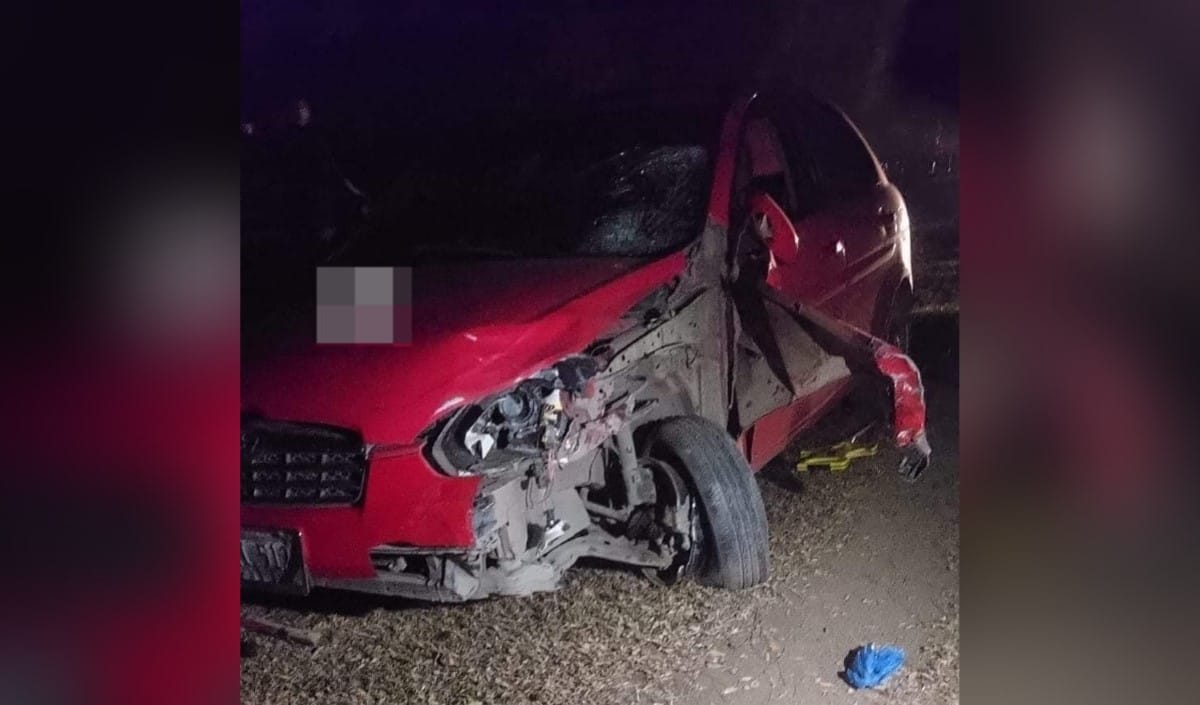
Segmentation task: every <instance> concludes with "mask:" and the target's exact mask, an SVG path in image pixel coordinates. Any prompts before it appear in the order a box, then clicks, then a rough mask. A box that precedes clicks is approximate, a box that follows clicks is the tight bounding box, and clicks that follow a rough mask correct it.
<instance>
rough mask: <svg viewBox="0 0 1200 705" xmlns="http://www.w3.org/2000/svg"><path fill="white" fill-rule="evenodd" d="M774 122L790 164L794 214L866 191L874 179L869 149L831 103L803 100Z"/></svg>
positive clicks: (876, 174) (815, 208)
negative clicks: (795, 202)
mask: <svg viewBox="0 0 1200 705" xmlns="http://www.w3.org/2000/svg"><path fill="white" fill-rule="evenodd" d="M778 122H779V123H780V135H781V137H782V139H783V147H784V151H785V152H786V153H787V158H788V162H789V163H790V164H791V167H792V178H793V181H794V182H795V190H796V198H797V210H798V211H799V212H798V213H797V214H796V215H797V216H798V217H804V216H807V215H809V214H811V213H812V212H814V211H817V210H820V209H821V208H824V207H826V206H829V205H831V204H833V203H836V202H838V201H843V200H847V199H851V198H856V197H859V196H864V195H866V194H869V193H870V192H871V190H872V189H873V188H874V187H875V186H876V185H877V184H878V183H879V172H878V170H877V169H876V167H875V160H874V159H873V158H872V157H871V153H870V152H869V151H868V150H867V147H866V145H865V144H863V141H862V139H860V138H859V136H858V133H857V132H856V131H855V130H854V128H853V127H851V126H850V124H849V123H848V122H847V121H846V119H845V118H844V117H843V116H842V114H841V113H840V112H838V111H837V110H835V109H834V108H832V107H830V106H829V105H826V104H823V103H818V102H815V101H805V102H803V103H799V104H796V105H794V106H790V107H789V108H788V109H786V110H784V111H782V112H781V115H780V119H779V120H778Z"/></svg>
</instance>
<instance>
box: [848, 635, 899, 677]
mask: <svg viewBox="0 0 1200 705" xmlns="http://www.w3.org/2000/svg"><path fill="white" fill-rule="evenodd" d="M902 665H904V650H903V649H900V648H898V647H895V646H887V645H884V646H876V645H874V644H867V645H866V646H860V647H859V648H857V649H855V651H854V655H853V656H852V657H851V659H850V665H849V666H848V667H847V668H846V682H848V683H849V684H850V685H852V686H854V687H855V688H874V687H875V686H877V685H879V684H880V683H882V682H884V681H885V680H887V678H888V676H890V675H892V674H893V673H895V672H896V671H898V670H899V669H900V666H902Z"/></svg>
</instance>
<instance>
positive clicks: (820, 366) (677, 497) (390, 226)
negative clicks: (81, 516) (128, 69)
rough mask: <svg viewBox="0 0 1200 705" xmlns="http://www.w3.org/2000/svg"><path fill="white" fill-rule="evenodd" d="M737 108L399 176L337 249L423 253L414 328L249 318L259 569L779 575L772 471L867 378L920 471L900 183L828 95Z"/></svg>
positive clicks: (355, 260) (547, 135)
mask: <svg viewBox="0 0 1200 705" xmlns="http://www.w3.org/2000/svg"><path fill="white" fill-rule="evenodd" d="M608 118H617V119H608ZM717 118H718V119H716V120H714V121H713V122H712V124H711V125H709V124H707V123H704V122H703V121H684V122H678V121H674V122H673V118H672V117H670V116H669V115H668V114H667V113H666V112H659V113H657V117H656V122H657V124H656V125H654V126H651V125H650V124H649V122H647V123H645V124H641V123H637V122H636V121H633V120H630V119H628V118H627V117H626V116H622V115H616V116H600V115H591V116H587V119H584V118H583V117H579V116H576V118H574V119H573V120H572V121H571V122H570V123H569V127H567V128H553V129H552V128H548V127H546V126H545V125H536V126H533V127H532V128H531V130H532V131H531V132H529V133H527V134H523V135H516V133H510V135H509V138H506V139H504V140H501V141H497V140H495V139H491V141H489V140H487V139H483V140H480V141H479V142H477V143H473V144H474V145H475V146H471V147H464V146H463V145H462V144H461V143H459V144H458V145H457V147H456V148H455V149H454V150H453V151H452V152H450V151H447V152H445V153H444V154H445V155H446V158H445V159H444V160H443V161H452V162H454V164H453V165H451V166H452V167H453V168H452V169H449V170H448V171H450V172H453V173H454V176H445V173H446V172H447V169H443V170H442V171H437V170H436V169H434V168H433V167H431V166H430V163H429V162H423V163H422V165H419V166H416V167H414V168H413V174H412V176H411V177H410V178H405V177H404V176H403V175H401V177H400V178H398V179H396V180H395V181H396V182H397V185H396V186H395V188H394V189H393V191H392V192H391V193H390V194H389V195H387V196H386V197H385V198H383V199H381V200H380V204H382V205H380V204H375V205H373V206H372V212H371V215H370V217H369V220H370V221H371V226H370V227H368V228H366V229H365V230H364V231H363V232H365V233H366V234H364V235H361V236H358V237H355V238H352V239H350V240H349V241H348V242H349V244H348V245H346V246H344V247H343V248H342V251H341V253H340V254H338V255H337V257H335V258H334V259H332V260H328V261H330V262H337V263H342V264H355V265H376V266H379V265H386V266H399V265H411V266H412V267H413V274H412V286H413V299H412V341H411V344H396V345H329V344H323V345H320V344H316V343H315V342H314V336H313V333H312V331H313V325H314V324H313V320H314V312H313V309H312V307H307V306H301V307H299V308H296V309H294V310H289V311H284V312H282V313H281V311H280V310H276V311H274V314H277V315H274V316H273V317H272V316H264V317H263V318H261V319H252V320H248V321H246V323H245V324H244V325H245V326H246V327H247V331H248V333H247V336H246V340H247V341H248V342H247V343H246V344H245V348H244V353H243V357H244V367H243V396H242V399H243V405H244V420H243V428H242V475H241V483H242V510H241V517H242V540H241V565H242V581H243V586H244V587H245V588H263V589H273V590H294V591H300V592H307V591H308V590H310V589H311V588H313V587H326V588H339V589H348V590H359V591H366V592H374V593H385V594H391V595H400V596H405V597H409V598H417V599H423V600H440V601H462V600H471V599H477V598H483V597H486V596H489V595H494V594H527V593H530V592H533V591H540V590H552V589H554V588H555V587H556V586H557V585H558V584H559V582H560V579H561V577H562V575H563V572H564V571H565V570H567V569H568V568H569V567H570V566H571V565H572V564H574V563H575V562H576V561H577V560H579V559H580V558H584V557H592V558H599V559H605V560H608V561H615V562H617V563H622V564H627V565H631V566H637V567H639V568H640V569H641V570H642V571H643V572H645V573H646V574H647V575H648V576H651V577H652V578H653V579H656V580H661V581H663V582H671V581H674V580H676V579H679V578H681V577H685V576H692V577H695V578H697V579H700V580H702V581H704V582H706V583H709V584H713V585H718V586H723V587H727V588H745V587H749V586H752V585H755V584H757V583H761V582H762V581H764V580H766V579H767V576H768V554H767V520H766V516H765V513H764V510H763V504H762V499H761V497H760V496H759V491H758V488H757V485H756V483H755V481H754V478H753V473H754V472H755V471H756V470H757V469H759V468H761V467H762V466H763V465H764V464H765V463H767V461H769V460H770V459H771V458H773V457H774V456H776V455H777V454H779V453H780V451H782V450H783V449H784V448H785V447H786V446H787V445H788V444H789V443H790V442H792V441H793V440H795V439H796V438H797V437H798V436H799V435H801V434H803V433H804V431H805V430H806V429H808V428H810V427H811V426H812V424H813V423H814V422H815V421H816V420H817V419H818V418H819V417H821V416H822V415H823V414H824V413H825V412H826V411H827V410H829V409H830V408H831V406H832V405H833V404H834V403H835V402H837V401H838V400H839V399H840V398H842V397H843V396H844V395H845V393H846V392H847V390H848V389H849V388H850V385H851V382H852V381H854V380H860V381H867V382H872V381H873V382H878V383H880V387H881V389H884V390H885V391H886V392H887V393H888V394H889V396H888V401H889V405H888V406H887V407H886V408H888V409H889V410H890V411H891V416H892V418H891V422H892V426H893V430H894V439H895V442H896V444H897V445H898V446H900V447H901V448H902V449H904V451H905V461H904V463H902V472H904V473H905V474H906V475H908V476H909V477H915V476H916V474H917V473H919V472H920V470H921V469H922V468H923V467H924V464H925V463H926V462H927V459H928V455H929V446H928V443H927V442H926V440H925V435H924V401H923V396H922V394H923V393H922V389H921V383H920V376H919V373H918V371H917V369H916V367H915V366H914V364H913V363H912V361H911V360H910V359H909V358H908V357H906V356H905V355H904V354H903V352H902V351H901V347H900V346H901V345H902V343H903V341H904V331H905V330H906V328H905V319H906V307H907V306H908V305H909V302H910V301H911V296H912V270H911V261H910V254H909V253H910V243H909V220H908V215H907V213H906V211H905V205H904V201H903V199H902V198H901V196H900V193H899V192H898V191H897V189H896V188H895V187H894V186H893V185H891V184H890V183H889V182H888V180H887V177H886V176H885V174H884V172H883V170H882V168H881V167H880V165H879V162H878V161H877V159H876V158H875V156H874V155H873V154H872V152H871V150H870V148H869V147H868V146H867V144H866V143H865V141H864V140H863V138H862V135H861V134H860V133H859V132H858V130H857V129H856V128H855V127H854V126H853V125H852V124H851V122H850V121H849V120H848V119H847V118H846V117H845V116H844V115H843V114H842V113H841V112H840V111H839V110H837V109H836V108H834V107H832V106H830V105H828V104H826V103H824V102H821V101H818V100H815V99H810V98H801V99H794V100H774V99H772V98H770V97H769V96H761V97H751V98H747V99H743V100H741V101H739V102H738V103H737V104H736V105H735V107H734V108H732V109H731V110H729V112H728V113H727V114H726V115H724V117H723V121H722V120H721V116H720V115H718V116H717ZM589 121H591V122H589ZM592 122H594V123H596V124H604V125H605V126H604V127H602V128H601V127H596V128H593V126H592V124H591V123H592ZM685 122H686V124H685ZM614 123H615V124H617V126H618V127H617V128H616V129H613V125H614ZM664 125H665V127H664ZM687 130H691V134H689V135H685V134H684V132H685V131H687ZM705 130H709V131H708V133H707V135H706V136H704V135H701V136H697V135H696V133H697V132H703V131H705ZM526 137H528V138H529V139H525V138H526ZM464 139H465V138H464ZM530 145H532V146H530ZM477 147H478V148H477ZM432 151H434V152H436V151H437V148H436V147H434V148H433V149H432ZM435 166H438V165H435ZM440 166H443V167H444V166H445V164H441V165H440ZM434 172H436V174H435V173H434ZM423 175H427V176H423ZM312 274H313V272H312V270H311V269H309V270H307V274H306V275H305V276H306V278H307V279H308V280H311V279H312V278H313V277H312ZM266 288H270V287H266ZM301 303H305V302H301ZM293 306H295V302H293ZM268 319H269V320H268ZM281 321H290V323H286V322H285V323H284V324H282V325H281V324H280V323H281ZM297 322H299V323H297ZM289 331H290V332H289Z"/></svg>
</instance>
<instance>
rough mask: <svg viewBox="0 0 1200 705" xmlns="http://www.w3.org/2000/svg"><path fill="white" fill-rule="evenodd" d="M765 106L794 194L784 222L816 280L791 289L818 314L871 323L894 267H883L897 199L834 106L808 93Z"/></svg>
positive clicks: (894, 234) (899, 219) (891, 247)
mask: <svg viewBox="0 0 1200 705" xmlns="http://www.w3.org/2000/svg"><path fill="white" fill-rule="evenodd" d="M773 107H774V111H775V114H776V119H775V122H776V123H777V124H778V126H779V134H780V138H781V141H782V144H783V149H784V152H785V154H786V155H787V160H788V166H789V171H790V173H791V181H792V184H793V189H794V192H795V195H794V198H795V200H794V205H793V207H792V211H791V213H790V215H791V218H792V223H793V226H794V227H795V230H796V233H797V238H798V240H799V241H800V242H805V243H810V247H809V248H808V249H807V251H801V252H800V253H799V257H801V258H805V259H806V262H805V263H804V264H803V265H802V268H803V269H808V270H813V269H817V270H819V271H818V273H816V274H811V273H810V274H809V276H812V277H814V278H815V279H816V280H818V281H820V282H821V286H819V287H809V288H807V289H805V288H803V287H794V289H795V290H796V291H797V292H799V294H800V295H801V299H802V300H803V301H804V302H805V303H808V304H810V305H812V306H814V307H816V308H818V309H820V310H821V311H823V312H825V313H828V314H830V315H832V316H835V317H837V318H840V319H842V320H845V321H847V322H849V323H852V324H854V325H856V326H858V327H860V328H863V329H867V330H870V329H873V328H877V327H878V325H877V318H878V316H877V311H876V309H877V307H878V305H879V301H880V294H881V291H882V290H883V288H884V287H885V286H887V285H888V280H889V278H890V277H892V276H893V275H894V271H895V268H894V267H889V266H888V265H889V263H894V260H895V258H896V257H897V256H898V255H897V253H898V248H897V240H898V238H899V237H900V233H901V230H902V227H901V226H902V224H904V223H907V214H905V213H904V212H903V208H904V203H903V199H901V198H900V194H899V192H898V191H897V190H896V188H895V187H894V186H892V185H891V184H889V183H888V182H887V179H886V178H885V176H884V174H883V170H882V169H881V168H880V166H879V162H878V160H877V159H876V158H875V156H874V154H873V153H872V152H871V150H870V148H869V147H868V146H867V144H866V142H865V140H864V139H863V138H862V135H861V134H860V133H859V131H858V130H857V128H855V127H854V125H853V124H852V123H851V122H850V120H849V119H848V118H847V117H846V116H845V115H844V114H843V113H842V112H841V111H840V110H838V109H837V108H835V107H833V106H832V105H829V104H828V103H824V102H820V101H816V100H813V99H804V100H800V101H796V102H792V103H789V104H787V105H778V104H777V105H775V106H773ZM798 269H799V268H798ZM798 273H799V272H798ZM877 332H878V331H877Z"/></svg>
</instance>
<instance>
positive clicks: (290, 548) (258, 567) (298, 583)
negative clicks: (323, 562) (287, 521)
mask: <svg viewBox="0 0 1200 705" xmlns="http://www.w3.org/2000/svg"><path fill="white" fill-rule="evenodd" d="M242 585H243V586H246V587H256V588H265V589H273V590H288V591H298V592H307V589H308V580H307V575H306V573H305V571H304V561H303V559H302V557H301V553H300V536H299V535H298V534H296V533H295V532H294V531H266V530H259V529H242Z"/></svg>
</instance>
